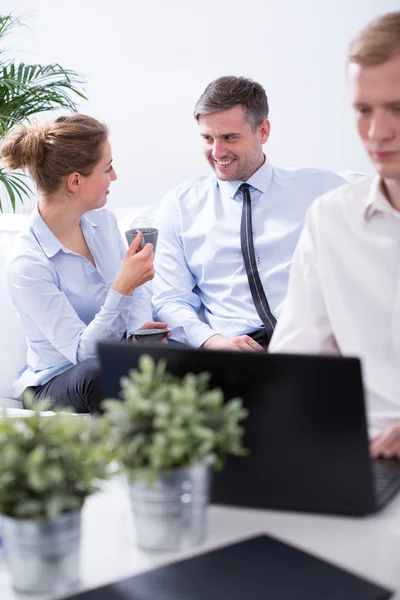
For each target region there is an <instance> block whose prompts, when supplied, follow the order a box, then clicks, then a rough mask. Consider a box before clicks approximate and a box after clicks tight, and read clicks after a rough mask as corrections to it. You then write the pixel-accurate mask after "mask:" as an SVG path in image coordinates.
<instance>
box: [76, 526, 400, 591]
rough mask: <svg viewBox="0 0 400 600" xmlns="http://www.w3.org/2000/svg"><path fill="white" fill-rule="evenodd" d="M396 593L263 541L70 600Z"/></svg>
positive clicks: (238, 545)
mask: <svg viewBox="0 0 400 600" xmlns="http://www.w3.org/2000/svg"><path fill="white" fill-rule="evenodd" d="M391 595H392V594H391V592H390V591H389V590H387V589H384V588H382V587H380V586H378V585H375V584H373V583H370V582H369V581H366V580H365V579H362V578H360V577H357V576H356V575H352V574H351V573H349V572H348V571H344V570H343V569H339V568H337V567H335V566H333V565H331V564H329V563H326V562H324V561H322V560H319V559H318V558H315V557H313V556H311V555H310V554H306V553H305V552H302V551H301V550H297V549H296V548H293V547H291V546H288V545H287V544H284V543H282V542H279V541H278V540H276V539H274V538H271V537H268V536H259V537H256V538H252V539H249V540H245V541H242V542H239V543H236V544H233V545H231V546H227V547H225V548H221V549H218V550H214V551H213V552H208V553H206V554H201V555H200V556H195V557H193V558H189V559H186V560H183V561H180V562H177V563H175V564H172V565H167V566H166V567H161V568H159V569H155V570H152V571H150V572H148V573H143V574H141V575H136V576H135V577H130V578H129V579H123V580H122V581H119V582H116V583H112V584H110V585H106V586H104V587H101V588H97V589H95V590H90V591H88V592H83V593H81V594H77V595H76V596H72V597H71V599H70V600H387V599H388V598H390V597H391Z"/></svg>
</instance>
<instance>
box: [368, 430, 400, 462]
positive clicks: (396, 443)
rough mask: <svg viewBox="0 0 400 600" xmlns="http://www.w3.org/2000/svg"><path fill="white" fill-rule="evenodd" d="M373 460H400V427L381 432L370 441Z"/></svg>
mask: <svg viewBox="0 0 400 600" xmlns="http://www.w3.org/2000/svg"><path fill="white" fill-rule="evenodd" d="M370 450H371V455H372V457H373V458H378V457H383V458H400V425H393V426H392V427H388V428H387V429H384V430H383V431H381V432H380V433H379V434H378V435H377V436H375V437H374V438H372V440H371V441H370Z"/></svg>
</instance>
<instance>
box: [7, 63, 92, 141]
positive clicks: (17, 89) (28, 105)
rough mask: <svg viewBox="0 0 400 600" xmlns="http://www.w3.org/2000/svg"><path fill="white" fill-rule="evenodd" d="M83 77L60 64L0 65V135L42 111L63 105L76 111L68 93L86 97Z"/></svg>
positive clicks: (55, 108) (62, 106)
mask: <svg viewBox="0 0 400 600" xmlns="http://www.w3.org/2000/svg"><path fill="white" fill-rule="evenodd" d="M81 84H82V78H81V77H80V76H79V75H78V74H77V73H75V71H71V70H67V69H63V67H61V65H59V64H56V63H55V64H51V65H45V66H42V65H26V64H25V63H20V64H19V65H17V66H16V65H14V63H10V64H6V65H3V66H2V67H0V137H3V136H4V135H5V133H6V132H7V131H8V130H9V129H10V127H12V126H13V125H14V124H15V123H20V122H22V121H25V120H27V119H29V117H31V116H32V115H34V114H38V113H40V112H44V111H46V112H47V111H50V110H57V109H60V108H66V109H67V110H70V111H72V112H76V110H77V107H76V103H75V102H74V101H73V100H72V99H71V97H70V94H71V92H72V93H74V94H75V95H77V96H78V97H79V98H83V99H86V96H85V95H84V93H83V91H81V89H79V88H80V86H81Z"/></svg>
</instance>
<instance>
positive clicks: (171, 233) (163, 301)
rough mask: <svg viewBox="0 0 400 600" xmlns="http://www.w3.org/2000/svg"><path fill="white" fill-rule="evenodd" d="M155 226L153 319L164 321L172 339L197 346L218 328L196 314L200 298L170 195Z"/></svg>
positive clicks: (159, 212)
mask: <svg viewBox="0 0 400 600" xmlns="http://www.w3.org/2000/svg"><path fill="white" fill-rule="evenodd" d="M155 226H156V227H157V228H158V230H159V232H158V241H157V251H156V255H155V271H156V274H155V277H154V280H153V317H154V320H155V321H163V322H165V323H168V326H169V327H170V328H171V329H172V337H173V339H175V340H177V341H179V342H183V343H185V344H190V345H192V346H195V347H199V346H201V345H202V344H203V343H204V342H205V341H206V340H207V339H208V338H210V337H211V336H213V335H215V334H216V333H218V332H216V331H213V330H212V329H211V327H209V326H208V325H207V324H206V323H203V322H202V321H201V319H200V317H199V312H200V309H201V301H200V298H199V296H198V294H197V293H196V291H195V288H196V281H195V278H194V277H193V274H192V272H191V270H190V268H189V265H188V264H187V261H186V257H185V250H184V247H183V244H182V241H181V239H180V236H179V233H178V227H179V214H178V212H177V209H176V206H175V202H174V198H173V197H172V196H169V197H167V198H166V199H165V200H164V202H163V203H162V206H161V208H160V209H159V211H158V213H157V216H156V220H155Z"/></svg>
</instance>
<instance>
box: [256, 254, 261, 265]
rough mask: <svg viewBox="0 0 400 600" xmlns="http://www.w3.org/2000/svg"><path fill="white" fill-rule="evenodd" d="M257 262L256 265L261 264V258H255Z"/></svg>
mask: <svg viewBox="0 0 400 600" xmlns="http://www.w3.org/2000/svg"><path fill="white" fill-rule="evenodd" d="M257 262H258V264H260V262H261V258H260V257H259V256H257Z"/></svg>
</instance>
